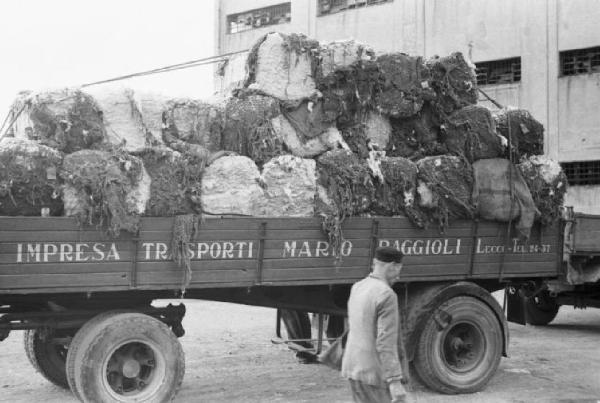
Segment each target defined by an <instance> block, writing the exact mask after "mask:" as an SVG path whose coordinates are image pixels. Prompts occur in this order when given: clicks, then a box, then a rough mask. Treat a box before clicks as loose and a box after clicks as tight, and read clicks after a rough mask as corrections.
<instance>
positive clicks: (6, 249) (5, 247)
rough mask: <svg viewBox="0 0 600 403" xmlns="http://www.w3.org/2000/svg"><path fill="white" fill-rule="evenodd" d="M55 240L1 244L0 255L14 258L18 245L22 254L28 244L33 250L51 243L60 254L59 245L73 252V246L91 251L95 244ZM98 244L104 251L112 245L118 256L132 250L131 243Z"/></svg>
mask: <svg viewBox="0 0 600 403" xmlns="http://www.w3.org/2000/svg"><path fill="white" fill-rule="evenodd" d="M56 238H57V237H55V239H54V240H52V241H48V242H45V241H38V242H35V241H32V242H29V241H23V242H2V243H0V254H2V253H8V254H14V255H15V256H16V254H17V251H18V247H19V244H21V247H22V248H23V253H27V250H28V247H27V245H28V244H31V245H32V248H35V247H36V245H35V244H36V243H52V244H55V245H58V247H59V252H60V246H59V244H61V243H65V244H69V245H71V246H72V247H73V250H75V246H76V244H78V243H84V244H87V246H83V247H82V250H86V249H93V247H94V244H95V243H96V242H95V241H94V242H76V241H65V242H62V241H60V240H56ZM98 243H101V244H103V247H104V249H109V248H110V247H111V245H112V244H113V243H114V244H115V247H116V248H117V251H118V252H119V254H120V253H121V252H125V251H131V250H132V249H133V241H115V242H112V241H108V242H103V241H99V242H98ZM40 251H41V253H43V251H44V249H43V247H42V246H40ZM74 253H75V252H74Z"/></svg>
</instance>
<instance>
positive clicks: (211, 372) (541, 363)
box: [0, 301, 600, 403]
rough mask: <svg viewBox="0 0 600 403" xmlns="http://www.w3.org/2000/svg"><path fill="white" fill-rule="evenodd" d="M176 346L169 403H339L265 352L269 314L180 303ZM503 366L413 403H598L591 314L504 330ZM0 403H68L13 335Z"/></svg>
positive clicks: (332, 375)
mask: <svg viewBox="0 0 600 403" xmlns="http://www.w3.org/2000/svg"><path fill="white" fill-rule="evenodd" d="M186 305H187V308H188V315H187V317H186V320H185V323H184V326H185V328H186V331H187V334H186V336H185V337H184V338H183V339H182V343H183V346H184V350H185V352H186V367H187V370H186V377H185V379H184V382H183V387H182V389H181V391H180V393H179V395H178V398H177V399H176V401H177V402H182V403H183V402H208V403H213V402H326V403H337V402H340V403H341V402H348V401H350V399H349V392H348V389H347V387H346V383H345V382H344V381H343V380H342V379H340V377H339V375H338V373H336V372H335V371H333V370H330V369H328V368H326V367H323V366H320V365H301V364H298V363H297V362H296V360H295V358H294V355H293V354H292V353H290V352H289V351H288V350H287V349H286V348H285V347H283V346H281V345H273V344H271V342H270V339H271V337H272V336H273V333H274V322H275V320H274V318H275V311H274V310H273V309H266V308H256V307H247V306H241V305H232V304H224V303H215V302H204V301H193V302H186ZM511 332H512V333H511V343H510V354H511V357H510V358H507V359H503V360H502V363H501V364H500V369H499V370H498V373H497V374H496V376H495V377H494V378H493V379H492V381H491V382H490V384H489V385H488V387H487V388H486V389H485V391H483V392H480V393H476V394H474V395H461V396H441V395H437V394H434V393H432V392H429V391H427V390H423V389H419V390H417V391H416V392H415V394H414V400H413V401H416V402H505V401H507V402H531V401H541V402H546V401H562V402H571V401H573V402H575V401H576V402H581V401H590V402H591V401H594V402H595V401H597V399H600V348H598V347H599V346H600V343H599V342H600V310H587V311H574V310H573V309H572V308H569V307H563V308H562V310H561V312H560V313H559V316H558V317H557V319H556V320H555V322H554V323H553V324H552V325H550V326H548V327H522V326H517V325H511ZM0 374H2V375H3V377H2V381H1V382H0V388H1V389H0V401H2V402H11V403H26V402H27V403H29V402H40V401H44V402H45V403H68V402H75V399H74V398H73V397H72V396H71V394H70V392H68V391H64V390H61V389H59V388H57V387H55V386H53V385H51V384H49V383H48V382H46V381H45V380H44V379H43V378H42V377H41V376H38V375H37V374H36V373H35V371H34V370H33V369H32V368H31V366H30V365H29V363H28V361H27V358H26V357H25V354H24V352H23V348H22V333H21V332H14V333H13V334H11V336H10V337H9V338H8V339H7V340H5V341H4V342H3V343H1V344H0Z"/></svg>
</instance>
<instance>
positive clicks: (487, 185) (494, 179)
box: [473, 158, 539, 238]
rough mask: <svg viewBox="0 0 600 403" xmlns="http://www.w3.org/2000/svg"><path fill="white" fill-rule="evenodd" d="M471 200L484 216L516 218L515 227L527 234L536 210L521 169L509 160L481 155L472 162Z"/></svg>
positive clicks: (506, 219) (505, 219) (527, 235)
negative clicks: (481, 157)
mask: <svg viewBox="0 0 600 403" xmlns="http://www.w3.org/2000/svg"><path fill="white" fill-rule="evenodd" d="M473 177H474V181H475V182H474V184H473V204H474V205H475V208H476V213H477V215H478V216H479V217H481V218H483V219H485V220H493V221H500V222H510V221H513V220H516V219H517V218H518V219H519V220H518V222H517V223H516V225H515V228H516V229H517V231H518V232H519V235H520V236H522V237H524V238H529V234H530V232H531V227H532V226H533V222H534V220H535V218H536V216H537V215H539V211H538V210H537V208H536V207H535V203H534V202H533V198H532V197H531V192H530V191H529V188H528V187H527V183H526V182H525V180H524V179H523V176H522V175H521V172H520V171H519V169H517V168H516V167H515V166H514V165H513V164H512V163H511V162H510V161H509V160H506V159H501V158H493V159H482V160H479V161H476V162H475V163H473Z"/></svg>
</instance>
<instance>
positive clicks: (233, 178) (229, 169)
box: [200, 156, 264, 216]
mask: <svg viewBox="0 0 600 403" xmlns="http://www.w3.org/2000/svg"><path fill="white" fill-rule="evenodd" d="M259 182H260V172H259V170H258V167H257V166H256V164H255V163H254V161H252V160H251V159H250V158H248V157H244V156H227V157H223V158H219V159H218V160H216V161H215V162H214V163H213V164H211V165H209V166H208V167H206V169H205V171H204V174H203V176H202V191H201V196H200V197H201V201H202V211H203V212H204V213H207V214H243V215H250V216H251V215H255V206H257V205H261V204H264V191H263V189H262V188H261V187H260V184H259Z"/></svg>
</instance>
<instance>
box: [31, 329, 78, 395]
mask: <svg viewBox="0 0 600 403" xmlns="http://www.w3.org/2000/svg"><path fill="white" fill-rule="evenodd" d="M72 333H73V331H69V332H66V331H56V330H53V329H30V330H26V331H25V334H24V337H23V344H24V345H25V354H26V355H27V359H29V362H30V363H31V365H32V366H33V368H35V370H36V371H37V372H39V373H40V374H42V376H43V377H44V378H46V379H47V380H48V381H50V382H52V383H53V384H55V385H56V386H59V387H61V388H64V389H69V382H68V381H67V372H66V368H65V367H66V361H67V347H65V346H64V345H63V344H60V343H57V342H56V341H55V336H58V337H69V336H71V335H72Z"/></svg>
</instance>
